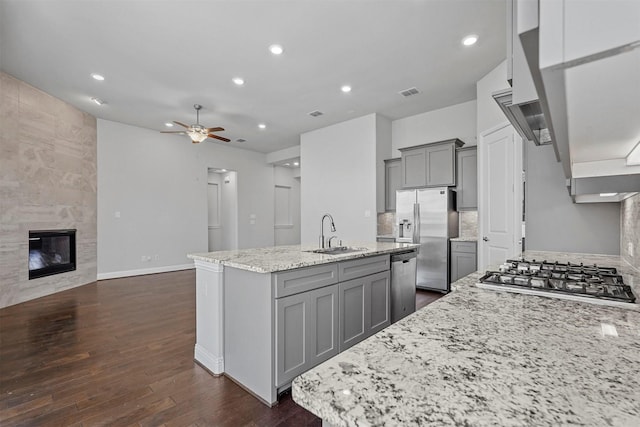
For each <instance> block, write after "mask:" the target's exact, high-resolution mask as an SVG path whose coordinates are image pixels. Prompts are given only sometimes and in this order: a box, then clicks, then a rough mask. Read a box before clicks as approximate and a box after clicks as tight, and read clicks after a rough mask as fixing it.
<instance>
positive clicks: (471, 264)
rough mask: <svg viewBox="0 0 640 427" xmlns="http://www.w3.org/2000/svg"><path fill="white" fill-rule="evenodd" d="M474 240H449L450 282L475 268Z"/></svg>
mask: <svg viewBox="0 0 640 427" xmlns="http://www.w3.org/2000/svg"><path fill="white" fill-rule="evenodd" d="M477 268H478V267H477V262H476V242H451V282H455V281H456V280H458V279H461V278H463V277H464V276H466V275H468V274H471V273H473V272H474V271H476V270H477Z"/></svg>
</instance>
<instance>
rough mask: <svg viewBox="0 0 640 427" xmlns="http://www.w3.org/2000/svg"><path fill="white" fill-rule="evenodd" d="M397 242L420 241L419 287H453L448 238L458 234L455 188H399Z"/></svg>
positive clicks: (446, 288) (447, 289)
mask: <svg viewBox="0 0 640 427" xmlns="http://www.w3.org/2000/svg"><path fill="white" fill-rule="evenodd" d="M396 222H397V223H398V237H397V241H398V242H412V243H419V244H420V248H419V251H418V259H417V270H418V271H417V278H416V287H417V288H420V289H429V290H436V291H442V292H448V291H449V289H450V286H449V285H450V274H449V271H450V269H449V239H450V238H452V237H458V212H456V211H455V192H453V191H452V190H451V189H449V188H448V187H438V188H421V189H417V190H398V191H397V193H396Z"/></svg>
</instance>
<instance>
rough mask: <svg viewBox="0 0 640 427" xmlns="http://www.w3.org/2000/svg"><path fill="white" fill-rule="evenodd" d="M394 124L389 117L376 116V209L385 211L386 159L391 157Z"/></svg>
mask: <svg viewBox="0 0 640 427" xmlns="http://www.w3.org/2000/svg"><path fill="white" fill-rule="evenodd" d="M391 128H392V124H391V120H390V119H388V118H387V117H384V116H381V115H379V114H378V115H377V116H376V211H377V212H384V211H385V169H384V161H385V159H390V158H391V141H392V139H393V138H392V131H391Z"/></svg>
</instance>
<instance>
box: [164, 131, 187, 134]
mask: <svg viewBox="0 0 640 427" xmlns="http://www.w3.org/2000/svg"><path fill="white" fill-rule="evenodd" d="M160 133H179V134H182V135H186V134H187V133H186V132H185V131H183V130H161V131H160Z"/></svg>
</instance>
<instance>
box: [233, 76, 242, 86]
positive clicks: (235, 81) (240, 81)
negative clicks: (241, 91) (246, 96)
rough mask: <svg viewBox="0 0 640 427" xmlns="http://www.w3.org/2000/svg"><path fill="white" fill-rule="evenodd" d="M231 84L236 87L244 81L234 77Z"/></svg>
mask: <svg viewBox="0 0 640 427" xmlns="http://www.w3.org/2000/svg"><path fill="white" fill-rule="evenodd" d="M233 82H234V83H235V84H237V85H238V86H242V85H243V84H244V79H242V78H240V77H234V78H233Z"/></svg>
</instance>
